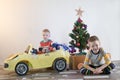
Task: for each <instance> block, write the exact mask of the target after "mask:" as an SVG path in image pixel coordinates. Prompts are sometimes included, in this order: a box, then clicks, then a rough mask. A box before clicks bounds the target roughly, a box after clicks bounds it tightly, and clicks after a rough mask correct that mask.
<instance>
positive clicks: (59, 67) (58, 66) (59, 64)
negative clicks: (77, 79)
mask: <svg viewBox="0 0 120 80" xmlns="http://www.w3.org/2000/svg"><path fill="white" fill-rule="evenodd" d="M53 68H54V69H55V70H56V71H58V72H61V71H63V70H65V69H66V61H65V60H64V59H57V60H56V61H55V63H54V65H53Z"/></svg>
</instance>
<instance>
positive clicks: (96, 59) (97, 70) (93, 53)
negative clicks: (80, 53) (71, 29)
mask: <svg viewBox="0 0 120 80" xmlns="http://www.w3.org/2000/svg"><path fill="white" fill-rule="evenodd" d="M88 45H89V48H90V49H89V51H88V53H87V55H86V58H85V61H84V64H83V67H82V68H81V69H80V73H81V74H83V75H91V74H110V70H112V69H114V68H115V65H114V64H113V63H111V60H110V57H109V56H108V55H107V54H106V52H105V51H104V50H103V49H102V48H101V45H100V41H99V39H98V37H97V36H91V37H90V38H89V40H88ZM103 58H104V61H103Z"/></svg>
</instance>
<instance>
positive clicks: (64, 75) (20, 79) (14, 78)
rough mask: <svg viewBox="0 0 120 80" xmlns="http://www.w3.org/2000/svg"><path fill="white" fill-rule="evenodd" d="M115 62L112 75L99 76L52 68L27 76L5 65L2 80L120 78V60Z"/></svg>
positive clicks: (92, 79) (106, 79)
mask: <svg viewBox="0 0 120 80" xmlns="http://www.w3.org/2000/svg"><path fill="white" fill-rule="evenodd" d="M113 63H114V64H115V65H116V68H115V69H114V70H113V71H112V72H111V74H110V75H97V76H95V75H93V76H83V75H81V74H80V73H79V70H68V71H64V72H60V73H58V72H55V71H54V70H50V69H39V70H34V71H33V70H32V71H30V72H29V73H28V74H27V75H26V76H18V75H16V73H15V72H8V71H4V70H3V66H0V80H120V61H114V62H113ZM95 77H96V78H95ZM102 77H103V78H102Z"/></svg>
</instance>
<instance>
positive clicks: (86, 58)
mask: <svg viewBox="0 0 120 80" xmlns="http://www.w3.org/2000/svg"><path fill="white" fill-rule="evenodd" d="M89 61H90V52H88V53H87V54H86V57H85V61H84V67H87V66H88V65H89Z"/></svg>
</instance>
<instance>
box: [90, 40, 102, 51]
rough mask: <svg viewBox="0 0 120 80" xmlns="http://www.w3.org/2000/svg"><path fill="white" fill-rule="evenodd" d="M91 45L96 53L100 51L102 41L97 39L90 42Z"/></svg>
mask: <svg viewBox="0 0 120 80" xmlns="http://www.w3.org/2000/svg"><path fill="white" fill-rule="evenodd" d="M89 47H90V49H91V50H92V51H93V52H94V53H98V51H99V49H100V47H101V46H100V41H98V40H95V41H93V42H89Z"/></svg>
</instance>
